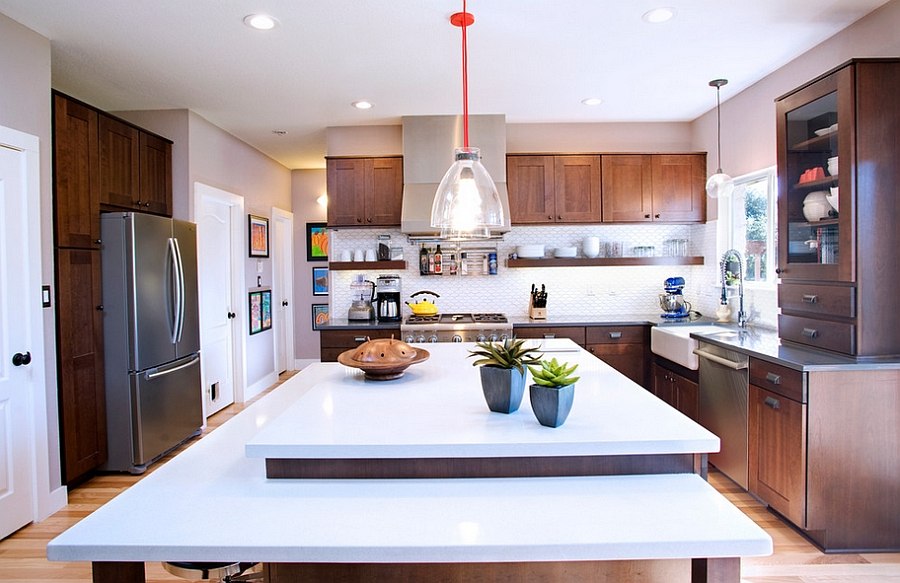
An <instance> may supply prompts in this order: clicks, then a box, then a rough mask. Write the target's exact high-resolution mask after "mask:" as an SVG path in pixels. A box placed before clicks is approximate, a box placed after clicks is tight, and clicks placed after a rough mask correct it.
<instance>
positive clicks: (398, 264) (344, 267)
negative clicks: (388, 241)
mask: <svg viewBox="0 0 900 583" xmlns="http://www.w3.org/2000/svg"><path fill="white" fill-rule="evenodd" d="M328 268H329V269H331V270H332V271H360V270H363V269H400V270H404V269H406V261H329V262H328Z"/></svg>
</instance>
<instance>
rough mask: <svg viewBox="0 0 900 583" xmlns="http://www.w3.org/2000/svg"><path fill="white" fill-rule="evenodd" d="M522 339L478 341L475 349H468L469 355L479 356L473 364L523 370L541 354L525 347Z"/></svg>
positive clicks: (536, 360) (535, 362) (538, 358)
mask: <svg viewBox="0 0 900 583" xmlns="http://www.w3.org/2000/svg"><path fill="white" fill-rule="evenodd" d="M524 344H525V340H523V339H518V340H517V339H507V340H504V341H503V342H479V343H477V344H476V345H475V346H476V350H470V351H469V356H470V357H472V356H476V357H480V358H479V359H478V360H476V361H475V362H474V363H472V364H473V366H496V367H499V368H515V369H516V370H519V371H521V372H524V371H525V368H524V367H525V365H529V364H537V363H538V362H540V358H541V356H543V355H541V354H538V353H537V349H536V348H525V347H524Z"/></svg>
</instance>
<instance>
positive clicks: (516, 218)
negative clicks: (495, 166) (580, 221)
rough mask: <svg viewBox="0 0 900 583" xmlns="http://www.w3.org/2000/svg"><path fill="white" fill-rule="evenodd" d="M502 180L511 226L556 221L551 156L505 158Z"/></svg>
mask: <svg viewBox="0 0 900 583" xmlns="http://www.w3.org/2000/svg"><path fill="white" fill-rule="evenodd" d="M506 179H507V181H508V188H509V214H510V219H511V222H512V224H529V223H553V222H555V221H556V218H555V217H556V206H555V201H556V193H555V191H554V181H555V180H556V178H555V170H554V163H553V156H507V157H506Z"/></svg>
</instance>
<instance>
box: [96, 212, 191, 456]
mask: <svg viewBox="0 0 900 583" xmlns="http://www.w3.org/2000/svg"><path fill="white" fill-rule="evenodd" d="M100 224H101V229H100V236H101V269H102V274H103V276H102V277H103V307H102V310H103V334H104V361H105V367H104V368H105V381H106V419H107V442H108V449H109V459H108V461H107V462H106V464H105V465H104V466H102V469H105V470H115V471H128V472H131V473H135V474H139V473H142V472H144V470H146V468H147V465H148V464H150V463H151V462H153V461H154V460H156V459H157V458H159V457H161V456H162V455H163V454H165V453H166V452H168V451H169V450H170V449H172V448H173V447H175V446H176V445H178V444H179V443H181V442H183V441H184V440H186V439H188V438H189V437H192V436H194V435H197V434H199V433H200V428H201V426H202V425H203V402H202V389H201V381H200V326H199V321H198V314H199V307H198V305H197V297H198V296H197V227H196V225H195V224H193V223H189V222H186V221H179V220H174V219H169V218H166V217H159V216H156V215H149V214H143V213H123V212H117V213H106V214H103V215H102V216H101V221H100Z"/></svg>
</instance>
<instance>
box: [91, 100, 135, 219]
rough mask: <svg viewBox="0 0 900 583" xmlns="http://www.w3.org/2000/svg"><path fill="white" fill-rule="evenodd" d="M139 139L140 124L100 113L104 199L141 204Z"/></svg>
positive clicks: (125, 204) (127, 205)
mask: <svg viewBox="0 0 900 583" xmlns="http://www.w3.org/2000/svg"><path fill="white" fill-rule="evenodd" d="M139 140H140V134H139V132H138V130H137V128H135V127H133V126H130V125H128V124H126V123H122V122H121V121H119V120H116V119H113V118H111V117H107V116H105V115H101V116H100V202H102V203H104V204H109V205H113V206H117V207H124V208H131V207H135V206H138V205H137V202H138V200H139V199H140V186H139V184H140V183H139V180H140V157H139V156H140V154H139V152H140V142H139Z"/></svg>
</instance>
